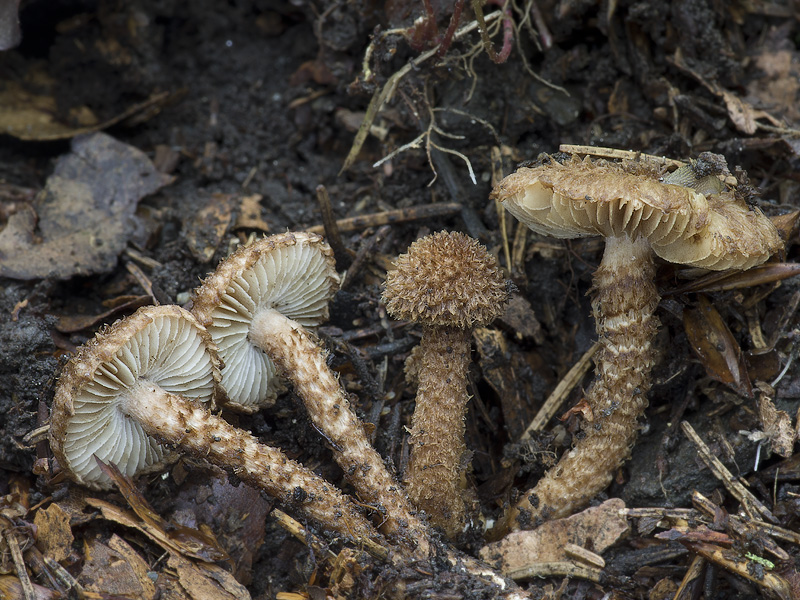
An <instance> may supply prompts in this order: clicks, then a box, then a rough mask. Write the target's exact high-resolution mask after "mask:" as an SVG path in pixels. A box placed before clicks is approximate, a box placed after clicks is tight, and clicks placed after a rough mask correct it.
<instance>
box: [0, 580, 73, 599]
mask: <svg viewBox="0 0 800 600" xmlns="http://www.w3.org/2000/svg"><path fill="white" fill-rule="evenodd" d="M33 591H34V593H35V594H36V597H35V599H34V600H57V599H59V598H61V595H60V594H57V593H56V592H54V591H52V590H48V589H47V588H44V587H42V586H40V585H36V584H35V583H34V584H33ZM0 598H2V599H3V600H25V596H24V595H23V594H22V584H21V583H20V582H19V579H17V578H16V577H14V576H12V575H0Z"/></svg>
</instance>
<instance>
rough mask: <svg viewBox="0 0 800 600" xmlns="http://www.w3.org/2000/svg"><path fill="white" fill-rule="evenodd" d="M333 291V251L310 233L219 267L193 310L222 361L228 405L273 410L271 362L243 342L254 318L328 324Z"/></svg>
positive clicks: (253, 248)
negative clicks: (269, 312) (264, 313)
mask: <svg viewBox="0 0 800 600" xmlns="http://www.w3.org/2000/svg"><path fill="white" fill-rule="evenodd" d="M338 289H339V275H338V273H337V272H336V263H335V261H334V258H333V252H332V251H331V249H330V247H329V246H328V244H327V243H326V242H325V241H324V240H323V239H322V237H321V236H319V235H316V234H313V233H282V234H278V235H273V236H270V237H266V238H263V239H261V240H259V241H257V242H255V243H253V244H251V245H249V246H243V247H241V248H239V249H238V250H237V251H236V252H234V253H233V254H232V255H231V256H230V257H228V258H227V259H226V260H224V261H223V262H222V263H220V265H219V266H218V267H217V270H216V271H215V272H214V273H212V274H211V275H209V276H208V277H207V278H206V280H205V281H204V282H203V285H202V286H200V287H199V288H198V289H197V290H196V291H195V297H194V306H193V308H192V312H193V313H194V314H195V316H196V317H197V319H198V321H200V323H202V324H203V325H204V326H205V327H206V328H207V329H208V331H209V333H210V334H211V337H212V338H213V340H214V342H215V343H216V344H217V346H218V348H219V354H220V357H221V358H222V360H223V362H224V363H225V368H224V369H223V370H222V385H223V387H224V388H225V391H226V392H227V395H228V399H229V404H228V406H230V407H231V408H234V409H237V410H240V411H242V412H254V411H256V410H258V409H259V408H260V407H264V406H269V405H271V404H273V403H274V402H275V398H276V397H277V395H278V393H279V392H280V391H282V389H283V385H282V383H281V381H280V379H279V378H278V375H277V372H276V369H275V365H274V364H273V362H272V360H271V359H270V358H269V357H268V356H267V355H266V353H265V352H264V351H263V350H261V349H260V348H257V347H256V346H254V345H253V344H251V343H250V340H249V339H248V334H249V332H250V322H251V321H252V319H253V316H254V315H255V314H256V313H257V312H258V311H259V310H261V309H264V308H271V309H274V310H276V311H278V312H280V313H281V314H282V315H283V316H285V317H288V318H289V319H292V320H294V321H296V322H297V323H299V324H300V325H302V326H304V327H315V326H317V325H319V324H320V323H322V322H323V321H325V320H326V319H327V318H328V302H329V301H330V299H331V298H332V297H333V295H334V294H335V293H336V291H337V290H338Z"/></svg>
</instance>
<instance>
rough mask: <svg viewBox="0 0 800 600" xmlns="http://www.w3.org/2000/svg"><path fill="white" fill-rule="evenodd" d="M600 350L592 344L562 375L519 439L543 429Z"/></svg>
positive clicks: (595, 344) (598, 344)
mask: <svg viewBox="0 0 800 600" xmlns="http://www.w3.org/2000/svg"><path fill="white" fill-rule="evenodd" d="M599 348H600V342H595V343H594V344H592V347H591V348H589V349H588V350H587V351H586V352H585V353H584V354H583V356H581V358H580V360H578V362H576V363H575V364H574V365H573V367H572V368H571V369H570V370H569V371H567V374H566V375H564V377H563V379H561V381H559V382H558V385H557V386H556V388H555V389H554V390H553V393H552V394H550V396H549V397H548V398H547V400H545V403H544V404H543V405H542V407H541V408H540V409H539V412H538V413H536V416H535V417H534V418H533V421H531V424H530V425H528V428H527V429H526V430H525V431H524V432H523V433H522V435H521V436H520V439H523V440H525V439H528V438H530V437H531V436H532V435H533V434H534V433H536V432H537V431H541V430H542V429H544V426H545V425H547V423H548V422H549V421H550V419H552V418H553V416H554V415H555V414H556V413H557V412H558V409H559V408H560V407H561V405H562V404H563V403H564V400H565V399H566V397H567V394H569V393H570V392H571V391H572V388H574V387H575V386H576V385H577V384H578V382H579V381H580V380H581V379H583V376H584V375H586V372H587V371H588V370H589V366H590V364H591V361H592V357H593V356H594V354H595V352H597V350H598V349H599Z"/></svg>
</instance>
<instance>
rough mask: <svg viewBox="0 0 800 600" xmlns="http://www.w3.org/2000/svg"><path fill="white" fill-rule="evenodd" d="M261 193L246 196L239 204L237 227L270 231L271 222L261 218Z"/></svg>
mask: <svg viewBox="0 0 800 600" xmlns="http://www.w3.org/2000/svg"><path fill="white" fill-rule="evenodd" d="M262 198H263V196H262V195H261V194H253V195H251V196H244V197H243V198H242V203H241V205H240V206H239V217H238V218H237V219H236V225H234V227H235V228H236V229H258V230H260V231H263V232H264V233H269V223H267V222H266V221H265V220H264V219H262V218H261V199H262Z"/></svg>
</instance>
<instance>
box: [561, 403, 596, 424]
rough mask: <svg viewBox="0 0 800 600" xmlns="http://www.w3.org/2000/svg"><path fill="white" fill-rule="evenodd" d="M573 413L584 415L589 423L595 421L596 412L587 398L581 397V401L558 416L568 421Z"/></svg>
mask: <svg viewBox="0 0 800 600" xmlns="http://www.w3.org/2000/svg"><path fill="white" fill-rule="evenodd" d="M572 415H575V416H580V417H583V418H584V419H585V420H586V421H588V422H589V423H591V422H592V421H594V412H593V411H592V407H591V406H590V405H589V403H588V402H587V401H586V398H581V399H580V401H579V402H578V403H577V404H576V405H575V406H573V407H572V408H570V409H569V410H568V411H567V412H565V413H564V414H563V415H561V416H560V417H558V420H559V421H566V420H567V419H569V418H570V417H571V416H572Z"/></svg>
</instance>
